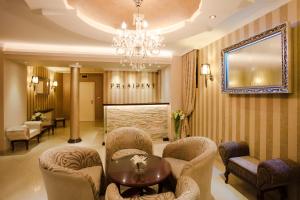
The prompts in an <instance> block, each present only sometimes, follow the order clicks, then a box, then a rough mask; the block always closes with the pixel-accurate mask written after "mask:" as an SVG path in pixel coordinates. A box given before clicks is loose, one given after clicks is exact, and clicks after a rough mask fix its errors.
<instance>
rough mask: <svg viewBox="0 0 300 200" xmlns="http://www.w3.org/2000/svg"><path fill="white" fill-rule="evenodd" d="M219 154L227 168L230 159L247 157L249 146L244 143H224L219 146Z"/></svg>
mask: <svg viewBox="0 0 300 200" xmlns="http://www.w3.org/2000/svg"><path fill="white" fill-rule="evenodd" d="M219 154H220V156H221V158H222V161H223V163H224V165H225V166H227V164H228V161H229V159H230V158H233V157H240V156H249V145H248V144H247V143H246V142H225V143H222V144H220V145H219Z"/></svg>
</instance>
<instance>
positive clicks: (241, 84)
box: [222, 24, 291, 94]
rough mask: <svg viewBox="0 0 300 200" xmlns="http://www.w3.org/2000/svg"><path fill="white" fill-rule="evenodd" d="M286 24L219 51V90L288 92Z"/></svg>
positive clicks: (235, 92)
mask: <svg viewBox="0 0 300 200" xmlns="http://www.w3.org/2000/svg"><path fill="white" fill-rule="evenodd" d="M288 33H289V30H288V26H287V24H282V25H280V26H277V27H275V28H273V29H271V30H268V31H266V32H264V33H261V34H259V35H256V36H254V37H251V38H249V39H247V40H244V41H242V42H240V43H238V44H235V45H233V46H231V47H228V48H226V49H224V50H223V51H222V63H223V67H222V91H223V92H226V93H234V94H253V93H254V94H259V93H289V92H291V87H290V84H291V81H290V80H289V77H290V76H289V73H290V69H289V67H290V65H289V63H288V62H289V58H288V56H289V52H288V48H289V46H290V45H289V44H288V41H289V37H288Z"/></svg>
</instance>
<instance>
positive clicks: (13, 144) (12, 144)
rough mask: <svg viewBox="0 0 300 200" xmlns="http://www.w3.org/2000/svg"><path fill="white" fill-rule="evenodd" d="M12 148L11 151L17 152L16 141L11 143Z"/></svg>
mask: <svg viewBox="0 0 300 200" xmlns="http://www.w3.org/2000/svg"><path fill="white" fill-rule="evenodd" d="M10 146H11V150H12V151H15V142H14V141H10Z"/></svg>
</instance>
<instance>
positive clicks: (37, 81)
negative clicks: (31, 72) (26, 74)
mask: <svg viewBox="0 0 300 200" xmlns="http://www.w3.org/2000/svg"><path fill="white" fill-rule="evenodd" d="M31 83H33V84H38V83H39V77H38V76H32V78H31Z"/></svg>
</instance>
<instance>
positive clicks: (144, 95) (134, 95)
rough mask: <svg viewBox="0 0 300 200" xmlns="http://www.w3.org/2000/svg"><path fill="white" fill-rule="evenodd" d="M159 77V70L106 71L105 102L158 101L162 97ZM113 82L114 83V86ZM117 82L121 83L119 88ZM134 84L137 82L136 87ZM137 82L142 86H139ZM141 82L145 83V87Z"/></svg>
mask: <svg viewBox="0 0 300 200" xmlns="http://www.w3.org/2000/svg"><path fill="white" fill-rule="evenodd" d="M159 77H160V75H159V73H158V72H131V71H130V72H129V71H106V72H104V77H103V78H104V81H103V82H104V85H103V87H104V88H103V91H104V92H103V94H104V104H105V103H106V104H122V103H153V102H158V101H159V99H160V78H159ZM147 83H148V84H150V86H149V87H148V86H146V84H147ZM111 84H114V85H113V88H111ZM117 84H120V88H117ZM123 84H124V88H123ZM128 84H130V87H128ZM132 84H135V87H134V88H133V87H132V86H133V85H132ZM136 84H140V86H139V87H138V88H137V87H136ZM141 84H144V87H142V86H141ZM152 84H154V88H153V85H152Z"/></svg>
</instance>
